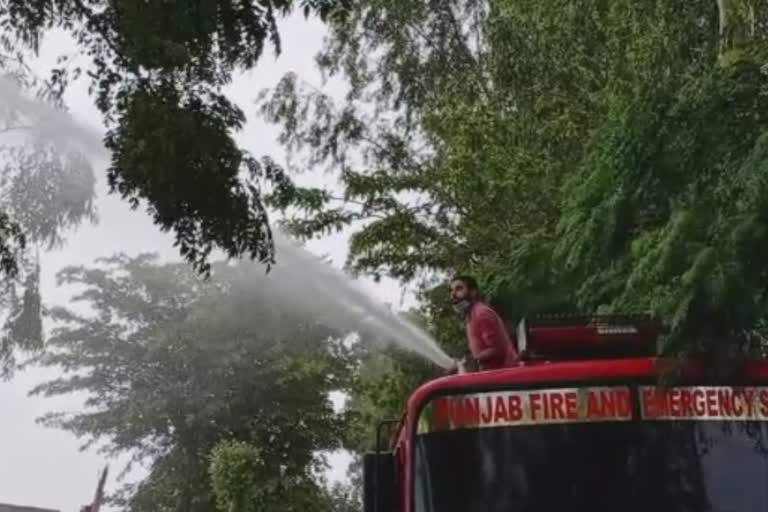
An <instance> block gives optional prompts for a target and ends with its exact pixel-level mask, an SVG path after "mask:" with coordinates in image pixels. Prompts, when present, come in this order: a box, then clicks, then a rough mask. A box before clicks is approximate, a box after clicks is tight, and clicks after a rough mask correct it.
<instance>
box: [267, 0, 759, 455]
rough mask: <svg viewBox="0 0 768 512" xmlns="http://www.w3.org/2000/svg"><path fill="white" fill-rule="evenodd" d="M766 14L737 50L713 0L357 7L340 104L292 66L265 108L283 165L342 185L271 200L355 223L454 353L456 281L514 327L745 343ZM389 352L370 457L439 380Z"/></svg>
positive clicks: (367, 3) (370, 260) (317, 223)
mask: <svg viewBox="0 0 768 512" xmlns="http://www.w3.org/2000/svg"><path fill="white" fill-rule="evenodd" d="M732 5H733V4H732ZM752 5H753V6H754V7H755V9H754V16H753V19H754V20H755V22H754V23H753V24H752V25H751V27H752V28H751V32H750V34H749V38H748V40H747V41H745V40H743V39H742V40H740V41H738V42H734V41H733V40H730V41H725V42H723V41H721V40H720V34H719V31H720V18H719V14H720V13H719V11H718V3H717V2H715V1H711V0H695V1H692V2H683V3H681V2H666V1H663V0H658V1H656V0H653V1H649V2H642V3H638V2H632V1H629V0H614V1H610V2H593V1H586V0H584V1H576V2H573V1H568V2H565V1H560V0H547V1H541V0H523V1H520V0H515V1H511V0H492V1H489V2H464V1H461V0H451V1H448V2H440V3H434V2H422V1H419V0H396V1H394V2H393V1H387V2H383V1H378V0H364V1H362V2H358V3H357V4H355V6H354V8H353V9H352V10H351V12H350V13H349V15H348V16H346V17H345V18H344V19H343V20H339V21H335V22H333V23H331V24H330V29H331V36H330V38H329V41H328V44H327V46H326V48H325V49H324V50H323V51H322V52H321V54H320V55H319V56H318V59H317V61H318V64H319V67H320V69H321V70H323V71H324V72H325V73H327V74H328V75H329V76H333V75H341V76H342V77H343V78H345V79H346V80H347V83H348V84H349V91H348V94H347V95H346V97H345V98H343V99H342V100H341V101H339V100H334V98H332V97H331V96H330V95H329V94H326V93H325V92H324V91H323V90H322V89H318V88H317V87H313V86H310V85H308V84H304V83H302V82H301V81H300V80H299V79H298V78H297V77H296V76H294V75H287V76H286V77H284V78H283V80H282V81H281V82H280V83H279V84H278V85H277V86H276V87H275V88H274V89H273V90H271V91H267V92H265V93H263V94H262V96H261V100H260V112H261V114H262V115H263V116H264V118H265V119H266V120H268V121H270V122H272V123H275V124H276V125H278V126H279V127H280V128H281V130H282V133H281V141H282V143H283V145H284V146H285V148H286V149H288V150H289V151H290V152H291V158H290V160H289V164H290V167H289V169H288V170H289V171H291V172H292V173H293V174H298V173H300V172H306V171H307V170H319V169H323V170H330V171H331V172H333V173H335V175H336V176H337V177H338V179H339V182H340V183H341V186H342V191H341V192H339V193H331V192H330V191H327V190H323V189H302V188H300V187H298V186H296V185H293V184H288V185H282V186H280V187H275V188H274V189H272V190H271V191H270V194H269V197H268V201H269V204H272V205H274V206H275V207H278V208H281V209H283V210H284V211H286V212H287V213H289V214H290V215H291V221H290V223H289V224H290V226H291V228H292V230H293V232H294V233H296V234H298V235H301V236H302V237H306V238H309V237H313V236H318V235H322V234H325V233H328V232H332V231H335V230H339V229H346V228H349V227H353V228H354V229H355V231H354V234H353V235H352V240H351V246H350V255H349V260H348V266H349V268H350V269H352V270H354V271H356V272H360V273H369V274H371V275H373V276H380V275H388V276H390V277H394V278H396V279H398V280H400V281H401V282H403V283H404V284H406V283H415V284H417V285H418V286H419V289H420V291H421V296H422V299H423V303H422V314H423V315H424V317H425V319H426V321H427V322H428V323H429V325H430V328H431V330H432V332H433V333H434V334H435V336H436V337H437V338H438V339H439V340H440V343H441V344H442V345H443V347H444V348H446V350H448V351H450V352H451V353H452V354H456V355H459V354H461V353H462V352H463V351H464V350H465V348H464V347H463V343H465V341H464V339H463V335H462V333H461V332H460V331H459V330H458V327H459V326H458V323H459V322H458V321H457V319H456V318H455V317H454V316H453V313H452V312H451V311H450V309H449V308H448V307H447V304H446V302H447V301H446V292H445V284H444V281H445V278H446V276H448V275H450V274H451V273H454V272H461V273H472V274H475V275H476V276H477V277H478V278H479V280H480V281H481V283H482V286H483V290H484V292H485V293H486V295H487V296H488V298H489V299H490V300H491V301H492V302H493V303H494V304H495V305H496V306H497V307H498V308H499V309H500V310H501V311H502V312H503V314H504V316H505V317H506V319H507V321H508V322H509V324H513V323H514V322H515V320H516V319H517V318H519V317H520V316H523V315H528V314H532V313H539V312H565V311H579V312H594V311H605V312H610V311H619V312H645V311H650V312H653V313H655V314H657V315H659V316H661V317H662V318H663V319H665V320H666V321H668V322H669V323H670V324H671V327H672V331H671V333H670V336H669V338H668V339H667V340H666V341H667V344H666V345H665V349H666V350H667V351H669V352H691V351H700V350H706V351H714V352H715V353H717V354H719V357H721V359H722V352H729V353H731V354H733V353H742V354H743V353H744V351H751V349H752V348H753V347H754V345H761V344H762V345H764V344H765V335H766V333H765V325H768V324H766V319H767V318H766V317H767V316H768V315H766V312H767V310H766V302H765V297H766V294H765V290H766V283H768V274H767V273H766V270H768V268H767V267H766V266H765V264H764V260H762V259H760V258H756V257H755V255H758V254H762V253H764V251H765V249H766V247H764V245H765V243H766V240H768V236H766V224H765V221H766V219H765V215H766V210H765V205H764V201H763V199H762V198H763V197H765V191H764V181H765V175H766V171H768V169H766V168H765V165H766V162H767V161H768V160H766V155H767V154H766V153H765V148H766V146H765V144H766V140H767V139H766V138H765V137H766V136H768V135H766V129H765V128H766V127H765V120H764V115H763V112H765V110H766V109H765V107H766V106H765V105H764V101H765V98H766V97H767V96H766V92H768V91H767V90H766V74H765V70H766V69H768V60H766V53H765V49H766V43H767V42H768V31H766V27H768V25H767V24H766V21H767V20H768V9H765V8H764V6H763V4H759V5H758V4H757V3H752ZM743 21H744V20H743V19H742V18H732V22H733V23H734V24H737V23H743ZM742 27H743V25H742ZM742 32H743V31H742ZM736 43H738V44H736ZM393 357H394V359H393V360H390V361H382V360H381V358H380V357H379V358H373V360H372V361H370V362H368V363H367V364H368V365H369V366H367V367H365V368H366V370H365V372H364V373H361V375H360V378H359V379H358V381H356V387H355V389H354V392H353V397H352V399H351V402H350V403H351V408H352V410H353V411H355V412H356V423H354V424H353V431H352V434H351V436H352V439H353V440H352V441H350V444H351V446H352V447H353V448H355V449H358V450H360V449H362V448H369V447H370V446H372V437H371V433H372V430H371V428H372V426H373V425H375V423H376V421H377V420H379V419H381V418H382V417H385V416H391V415H396V414H397V413H398V411H399V410H401V407H402V405H403V404H404V402H405V399H406V397H407V395H408V394H409V393H410V392H411V391H412V390H413V389H414V388H415V386H416V385H417V384H418V383H420V382H421V381H423V379H425V378H427V377H428V376H429V372H428V371H426V370H424V369H422V368H417V367H416V366H417V365H414V366H409V364H408V362H407V360H404V359H403V358H402V357H401V356H398V355H395V356H393Z"/></svg>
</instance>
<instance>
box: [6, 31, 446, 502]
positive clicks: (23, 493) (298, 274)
mask: <svg viewBox="0 0 768 512" xmlns="http://www.w3.org/2000/svg"><path fill="white" fill-rule="evenodd" d="M301 23H302V27H303V26H304V25H303V21H302V22H301ZM305 30H306V29H305ZM310 32H311V31H310ZM305 35H307V34H305ZM309 35H314V36H317V37H316V38H317V39H318V40H319V39H320V37H321V36H320V35H319V34H311V33H310V34H309ZM297 44H298V43H297ZM305 44H308V43H306V42H302V43H301V44H300V45H298V46H300V47H301V48H304V47H305ZM285 50H286V54H289V53H290V51H291V49H290V47H288V48H286V49H285ZM306 58H307V60H308V63H306V64H293V65H297V66H299V67H300V68H301V67H302V66H304V69H307V68H308V67H309V66H310V65H311V55H307V57H306ZM281 62H282V63H283V64H281V65H285V64H284V63H286V62H290V59H287V60H286V58H285V57H283V60H282V61H281ZM265 68H266V69H267V71H265V72H264V73H263V74H261V76H259V79H258V80H254V81H252V82H251V84H250V85H249V84H248V83H246V84H245V85H242V86H241V88H240V90H237V91H233V92H232V94H233V96H238V95H239V96H240V100H241V101H242V102H243V103H245V102H248V101H251V100H252V95H253V91H254V90H256V89H257V87H256V86H254V85H253V83H258V84H261V85H263V84H265V83H269V81H270V80H271V78H270V77H269V72H270V71H269V70H270V69H272V73H273V76H274V79H275V81H276V79H277V78H278V77H279V76H280V75H282V73H284V72H285V70H284V69H281V68H275V69H276V70H275V69H273V68H271V67H270V65H269V64H267V65H266V66H265ZM265 75H266V76H265ZM265 80H266V82H265ZM77 94H80V95H81V98H82V99H83V101H81V102H80V104H78V103H77V101H74V102H72V101H69V102H68V103H69V104H70V107H72V108H71V111H72V112H75V113H76V114H77V117H75V116H73V115H70V114H69V113H68V112H67V111H63V110H59V109H57V108H54V107H53V106H52V105H50V104H47V103H43V102H40V101H36V100H35V99H33V98H32V97H31V95H30V94H28V93H26V92H24V91H22V90H21V89H20V88H19V87H18V85H17V84H16V82H14V81H13V80H9V79H7V78H0V98H2V107H0V108H2V111H3V112H13V114H14V115H18V116H19V117H18V118H17V120H16V121H17V122H16V124H18V125H23V130H13V132H12V133H10V132H9V133H6V134H3V138H2V139H0V143H1V144H9V143H13V144H22V143H33V144H43V145H46V144H47V145H52V146H53V147H55V148H56V150H57V151H61V152H62V153H64V154H67V153H80V154H81V155H82V157H83V158H84V159H85V160H87V162H88V163H89V165H91V166H93V167H94V169H95V175H96V188H95V198H94V199H95V200H96V201H97V206H98V213H99V221H100V222H99V223H98V224H96V225H92V226H88V227H87V229H85V228H81V229H77V230H75V229H70V230H68V231H67V233H66V237H65V238H66V245H64V246H63V247H61V248H55V249H53V250H49V249H46V248H43V251H42V252H41V254H40V257H41V264H42V275H41V292H42V299H43V302H44V304H46V305H55V304H58V305H69V299H70V297H71V296H72V290H71V289H69V288H66V287H57V286H56V285H55V281H56V280H55V274H56V272H57V271H58V270H60V269H61V268H63V267H64V266H67V265H78V264H82V265H86V266H89V265H91V264H93V262H94V259H95V258H98V257H105V256H110V255H112V254H114V253H116V252H127V253H132V254H137V253H140V252H157V253H159V254H160V255H161V260H163V261H166V262H171V261H177V262H178V261H181V258H180V256H179V254H178V252H177V250H176V249H175V248H174V247H173V240H172V236H170V235H169V234H168V233H163V232H161V231H160V230H159V229H158V228H157V227H156V226H154V225H153V224H152V222H151V219H150V218H149V216H147V215H146V214H144V213H143V212H141V211H133V210H131V209H130V207H129V205H128V204H127V203H126V202H124V201H122V200H120V198H119V197H117V196H115V195H109V194H108V193H107V192H108V189H107V185H106V180H105V179H104V165H105V164H106V162H107V161H108V158H109V154H108V152H107V151H106V150H105V148H104V146H103V142H102V140H103V134H102V133H100V132H99V131H98V130H96V129H93V128H91V127H92V126H95V125H98V122H99V121H98V118H97V115H98V112H96V111H95V109H94V108H93V105H92V103H90V100H89V98H88V96H87V94H86V93H84V92H80V93H77ZM85 100H88V103H87V104H86V103H85ZM0 114H2V112H0ZM89 114H90V115H89ZM80 119H83V120H84V121H87V122H88V124H89V125H90V126H88V125H86V124H84V123H83V122H81V121H80ZM21 121H23V123H22V122H21ZM265 131H266V130H265V129H264V128H263V127H261V126H259V125H256V126H254V125H251V126H249V127H247V129H246V130H245V131H244V132H243V133H240V134H237V138H238V140H239V142H240V143H241V144H243V146H244V147H247V145H248V143H249V141H250V140H261V141H263V140H267V139H269V138H272V139H274V134H273V133H271V132H268V133H266V134H265V133H264V132H265ZM258 149H259V150H260V151H267V152H270V151H272V150H271V149H270V148H267V149H266V150H265V149H264V148H263V147H259V148H258ZM73 186H76V187H80V188H79V189H78V190H79V192H78V193H76V194H73V195H74V196H82V195H87V194H85V193H87V192H88V187H93V183H88V182H87V181H84V182H83V183H81V184H80V185H78V184H77V183H74V184H73ZM278 220H279V217H278V216H276V215H274V214H273V215H272V224H273V226H276V221H278ZM274 230H275V238H276V245H277V247H276V251H277V254H276V257H277V264H276V265H275V266H274V267H273V268H272V269H271V270H270V272H269V273H267V272H266V268H265V267H264V266H263V265H261V264H258V263H255V262H251V261H239V262H237V263H238V264H239V265H245V266H248V268H249V269H251V271H250V272H249V273H248V275H249V281H250V284H252V285H253V286H265V287H267V288H268V289H269V291H270V295H271V296H272V298H273V300H274V301H275V303H276V304H278V305H279V306H280V307H286V308H293V310H294V311H298V312H300V313H301V314H302V315H303V316H305V317H306V318H307V319H308V320H310V321H317V322H322V323H324V324H326V325H328V326H330V327H333V328H334V329H335V330H338V331H341V332H348V333H358V334H359V336H357V339H359V340H360V342H361V343H366V344H367V346H369V347H371V348H372V349H374V350H379V349H384V348H386V347H390V346H396V347H398V348H400V349H403V350H408V351H410V352H412V353H414V354H417V355H419V356H422V357H424V358H425V359H427V360H429V361H431V362H432V363H434V364H435V365H437V366H441V367H447V366H448V365H450V364H451V363H452V360H451V358H450V357H448V356H447V355H446V354H445V353H444V352H443V351H442V350H441V349H440V348H439V347H438V345H437V344H436V343H435V342H434V340H432V339H431V337H430V336H429V334H428V333H426V332H425V331H424V330H423V329H422V328H420V327H418V326H417V325H415V324H414V323H412V322H411V321H409V320H407V319H406V318H404V317H403V316H401V315H400V314H398V313H397V312H396V311H394V310H393V308H392V307H390V306H389V305H388V303H392V302H396V301H395V300H393V299H392V297H393V296H397V295H398V294H399V286H397V285H393V284H392V283H387V282H386V280H385V283H384V284H382V285H379V286H376V287H375V290H374V286H373V285H372V284H371V283H367V282H365V280H364V279H363V280H355V279H352V278H351V277H350V276H348V275H346V274H345V273H344V272H343V271H341V270H339V269H338V268H336V267H337V266H338V262H339V261H340V260H342V259H343V257H344V256H343V255H344V252H345V251H346V240H345V239H344V237H343V236H336V237H329V238H328V239H324V240H318V241H312V242H309V243H307V244H306V246H301V245H300V244H297V243H296V242H294V241H293V240H291V239H290V238H289V237H287V236H285V235H284V234H282V233H281V232H279V230H278V229H277V228H276V227H275V228H274ZM316 253H332V256H333V258H334V260H335V261H336V262H337V263H336V265H335V266H334V265H333V264H331V263H329V262H327V261H324V260H323V259H322V258H320V257H319V256H317V255H316ZM212 278H213V279H215V275H214V276H213V277H212ZM366 285H368V286H367V289H366ZM382 296H388V298H389V300H386V301H385V300H384V299H382ZM52 371H53V370H52V369H49V368H45V369H41V368H29V369H28V370H26V371H25V372H23V373H19V374H18V376H17V378H16V380H15V381H12V382H9V383H3V385H2V389H1V390H0V401H2V402H3V403H4V407H5V415H7V417H8V418H10V419H11V423H8V424H7V425H6V427H5V431H2V432H3V435H4V436H5V437H6V442H5V444H2V445H0V453H3V454H4V459H5V460H6V461H7V466H8V467H6V468H5V469H3V468H0V482H3V484H2V485H0V502H12V503H18V504H25V505H31V506H47V507H51V508H56V509H60V510H76V508H75V507H77V506H79V505H81V504H83V503H85V502H86V501H87V500H88V499H89V498H90V497H91V494H92V490H93V488H94V486H95V483H96V480H97V477H98V472H99V470H100V469H101V468H102V467H103V465H104V463H105V461H104V459H103V458H102V457H101V456H100V455H98V454H97V453H94V452H92V451H87V452H84V453H80V452H79V451H78V449H77V446H78V441H77V440H75V439H74V438H72V437H71V434H69V433H66V432H62V431H58V430H51V429H44V428H43V427H40V426H36V425H34V422H33V420H34V418H36V417H37V416H39V415H41V414H44V413H45V412H46V411H50V410H57V409H58V410H67V409H68V410H77V409H80V408H82V407H83V399H84V397H83V396H82V395H77V396H70V397H67V398H66V399H61V398H60V399H43V398H32V397H27V396H26V391H27V390H28V389H29V388H30V387H31V386H33V385H35V384H37V383H38V382H39V381H41V380H46V379H49V378H51V377H52V375H51V372H52ZM0 431H1V429H0ZM22 433H25V435H27V436H29V437H30V439H34V441H30V443H34V446H29V445H27V443H26V442H25V443H19V442H18V441H19V436H20V435H21V434H22ZM14 439H15V441H14ZM43 460H45V461H47V462H46V463H44V464H42V467H41V462H42V461H43ZM331 461H332V463H331V466H332V469H331V473H332V474H333V473H335V477H332V478H335V479H337V480H340V479H342V478H343V471H344V468H345V467H346V464H347V463H348V461H349V459H348V457H346V456H343V455H341V456H340V455H339V454H336V455H334V456H332V457H331ZM113 467H115V470H114V471H111V475H115V474H117V473H118V472H119V469H120V461H117V462H114V461H113ZM137 471H138V472H137ZM46 475H50V476H46ZM53 475H58V476H53ZM143 476H144V472H143V471H142V470H141V468H137V470H136V471H133V472H132V473H131V474H130V475H128V478H129V480H135V479H137V478H142V477H143ZM40 478H43V479H44V480H46V481H47V480H49V479H54V480H56V481H57V482H60V483H56V484H53V483H52V482H51V484H46V485H48V486H49V487H50V491H51V492H50V493H45V495H41V493H40V492H39V489H40V483H41V482H40ZM109 480H110V481H109V482H108V488H110V489H111V490H114V489H115V488H116V487H117V486H119V485H120V483H119V482H116V481H115V480H114V476H110V479H109ZM108 510H112V508H111V507H110V508H108Z"/></svg>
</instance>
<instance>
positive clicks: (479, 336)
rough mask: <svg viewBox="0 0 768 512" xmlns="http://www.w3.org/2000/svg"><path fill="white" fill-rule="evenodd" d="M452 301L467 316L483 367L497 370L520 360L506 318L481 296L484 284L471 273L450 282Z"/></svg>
mask: <svg viewBox="0 0 768 512" xmlns="http://www.w3.org/2000/svg"><path fill="white" fill-rule="evenodd" d="M450 294H451V302H452V303H453V307H454V309H455V310H456V312H457V313H459V314H460V315H461V316H462V318H463V319H464V323H465V325H466V330H467V343H468V345H469V351H470V352H471V354H472V358H473V359H474V360H475V362H476V363H477V367H478V369H480V370H496V369H498V368H504V367H505V366H509V365H511V364H512V363H514V362H515V361H517V350H516V349H515V345H514V344H513V343H512V338H511V337H510V336H509V333H508V332H507V328H506V326H505V325H504V321H503V320H502V319H501V317H499V315H498V314H496V312H495V311H494V310H493V308H491V307H490V306H489V305H488V304H486V303H484V302H483V301H482V300H481V299H480V288H479V286H478V285H477V281H476V280H475V279H474V278H473V277H471V276H456V277H454V278H453V279H452V280H451V284H450Z"/></svg>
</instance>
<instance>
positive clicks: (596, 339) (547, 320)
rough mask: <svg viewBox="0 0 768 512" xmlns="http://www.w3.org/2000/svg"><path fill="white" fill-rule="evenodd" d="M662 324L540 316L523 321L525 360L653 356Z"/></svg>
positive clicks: (636, 318)
mask: <svg viewBox="0 0 768 512" xmlns="http://www.w3.org/2000/svg"><path fill="white" fill-rule="evenodd" d="M661 332H662V326H661V324H660V323H659V322H658V321H657V320H656V319H654V318H653V317H652V316H650V315H610V316H598V315H593V316H576V315H558V316H540V317H535V318H533V319H531V320H525V319H524V320H522V321H521V322H520V324H519V325H518V327H517V345H518V351H519V352H520V355H521V357H523V358H524V359H594V358H597V357H601V356H603V357H629V356H638V355H654V354H655V353H656V341H657V340H658V337H659V334H660V333H661Z"/></svg>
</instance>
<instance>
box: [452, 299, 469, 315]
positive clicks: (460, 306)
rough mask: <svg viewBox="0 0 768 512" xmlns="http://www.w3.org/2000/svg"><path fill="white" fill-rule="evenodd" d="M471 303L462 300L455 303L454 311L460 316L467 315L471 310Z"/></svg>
mask: <svg viewBox="0 0 768 512" xmlns="http://www.w3.org/2000/svg"><path fill="white" fill-rule="evenodd" d="M469 305H470V302H469V301H468V300H467V299H463V300H460V301H458V302H454V303H453V310H454V311H455V312H456V313H458V314H459V315H462V316H463V315H466V314H467V310H468V309H469Z"/></svg>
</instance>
